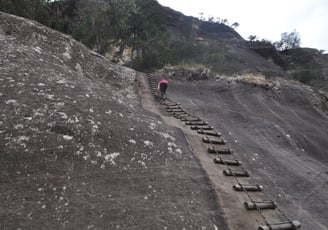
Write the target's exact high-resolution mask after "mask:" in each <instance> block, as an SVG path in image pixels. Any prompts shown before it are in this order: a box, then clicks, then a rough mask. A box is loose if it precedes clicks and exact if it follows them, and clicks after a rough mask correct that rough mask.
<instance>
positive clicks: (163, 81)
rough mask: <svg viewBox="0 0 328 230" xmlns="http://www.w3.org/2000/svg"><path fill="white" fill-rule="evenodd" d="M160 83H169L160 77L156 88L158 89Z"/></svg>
mask: <svg viewBox="0 0 328 230" xmlns="http://www.w3.org/2000/svg"><path fill="white" fill-rule="evenodd" d="M162 83H165V84H169V82H168V81H167V80H165V79H162V80H160V82H159V83H158V85H157V90H159V86H160V85H161V84H162Z"/></svg>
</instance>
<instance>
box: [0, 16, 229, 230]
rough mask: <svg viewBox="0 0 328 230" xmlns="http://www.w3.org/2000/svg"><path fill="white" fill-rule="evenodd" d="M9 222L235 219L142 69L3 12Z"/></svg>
mask: <svg viewBox="0 0 328 230" xmlns="http://www.w3.org/2000/svg"><path fill="white" fill-rule="evenodd" d="M0 50H1V52H0V69H1V71H0V72H1V75H0V87H1V91H0V104H1V106H0V117H1V119H0V168H1V172H0V203H1V207H0V228H1V229H166V228H168V229H172V226H174V227H173V228H174V229H176V228H179V229H183V228H187V229H202V228H206V229H210V228H211V229H217V228H218V227H216V226H218V225H220V229H226V227H225V222H224V220H223V217H222V214H221V211H220V208H219V206H218V202H217V198H216V195H215V193H213V191H212V190H213V189H212V187H211V185H210V183H209V181H208V178H207V177H206V174H205V173H204V172H203V170H202V169H201V167H200V166H199V164H198V162H197V161H196V160H195V159H194V157H193V155H192V154H191V152H190V150H189V149H188V148H187V145H186V142H185V140H184V138H183V136H182V134H181V133H180V132H179V131H178V130H176V129H173V128H169V127H167V126H165V125H164V124H163V123H162V122H161V120H160V119H159V117H158V116H155V115H154V114H152V113H150V112H148V111H146V110H145V109H143V108H142V106H141V103H140V99H139V97H138V92H139V86H140V79H143V78H144V77H145V76H144V75H143V74H141V73H138V72H136V71H134V70H131V69H128V68H124V67H121V66H119V65H115V64H112V63H110V62H108V61H107V60H106V59H105V58H103V57H102V56H100V55H98V54H97V53H94V52H92V51H90V50H88V49H87V48H86V47H85V46H83V45H81V44H79V43H78V42H76V41H75V40H73V39H71V38H70V37H69V36H65V35H63V34H60V33H58V32H56V31H53V30H51V29H48V28H46V27H44V26H42V25H40V24H38V23H36V22H33V21H30V20H25V19H23V18H19V17H15V16H11V15H8V14H5V13H0Z"/></svg>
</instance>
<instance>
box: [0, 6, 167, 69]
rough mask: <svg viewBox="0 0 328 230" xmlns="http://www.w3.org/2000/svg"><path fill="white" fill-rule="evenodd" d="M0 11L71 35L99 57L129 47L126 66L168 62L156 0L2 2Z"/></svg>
mask: <svg viewBox="0 0 328 230" xmlns="http://www.w3.org/2000/svg"><path fill="white" fill-rule="evenodd" d="M0 11H3V12H7V13H10V14H14V15H18V16H21V17H25V18H30V19H32V20H35V21H38V22H40V23H42V24H44V25H46V26H49V27H50V28H53V29H55V30H58V31H61V32H63V33H66V34H70V35H72V36H73V38H75V39H76V40H78V41H80V42H82V43H83V44H85V45H86V46H88V47H89V48H91V49H93V50H95V51H96V52H99V53H100V54H105V53H106V52H108V51H110V50H111V49H114V48H115V49H117V48H118V47H119V49H118V50H117V52H116V54H117V56H120V55H121V54H122V52H123V51H124V49H125V48H126V47H129V48H130V49H132V50H131V52H130V54H131V57H130V60H131V62H130V63H129V65H130V66H131V67H134V68H136V69H139V70H143V69H150V68H156V67H160V66H162V65H163V64H164V63H166V62H168V59H169V57H168V53H169V49H170V44H169V41H168V38H167V34H166V32H164V29H163V28H161V25H163V23H162V20H163V17H162V13H163V11H162V10H161V6H160V5H159V3H158V2H157V1H155V0H61V1H58V0H57V1H51V0H1V1H0Z"/></svg>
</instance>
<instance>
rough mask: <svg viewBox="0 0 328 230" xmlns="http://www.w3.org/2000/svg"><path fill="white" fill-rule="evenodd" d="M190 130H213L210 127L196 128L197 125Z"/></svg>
mask: <svg viewBox="0 0 328 230" xmlns="http://www.w3.org/2000/svg"><path fill="white" fill-rule="evenodd" d="M190 128H191V129H192V130H199V129H200V130H213V129H214V128H213V127H212V126H198V125H193V126H190Z"/></svg>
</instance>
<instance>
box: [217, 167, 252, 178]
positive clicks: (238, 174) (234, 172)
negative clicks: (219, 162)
mask: <svg viewBox="0 0 328 230" xmlns="http://www.w3.org/2000/svg"><path fill="white" fill-rule="evenodd" d="M223 174H224V175H225V176H236V177H249V174H248V172H247V171H238V170H231V169H225V170H223Z"/></svg>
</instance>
